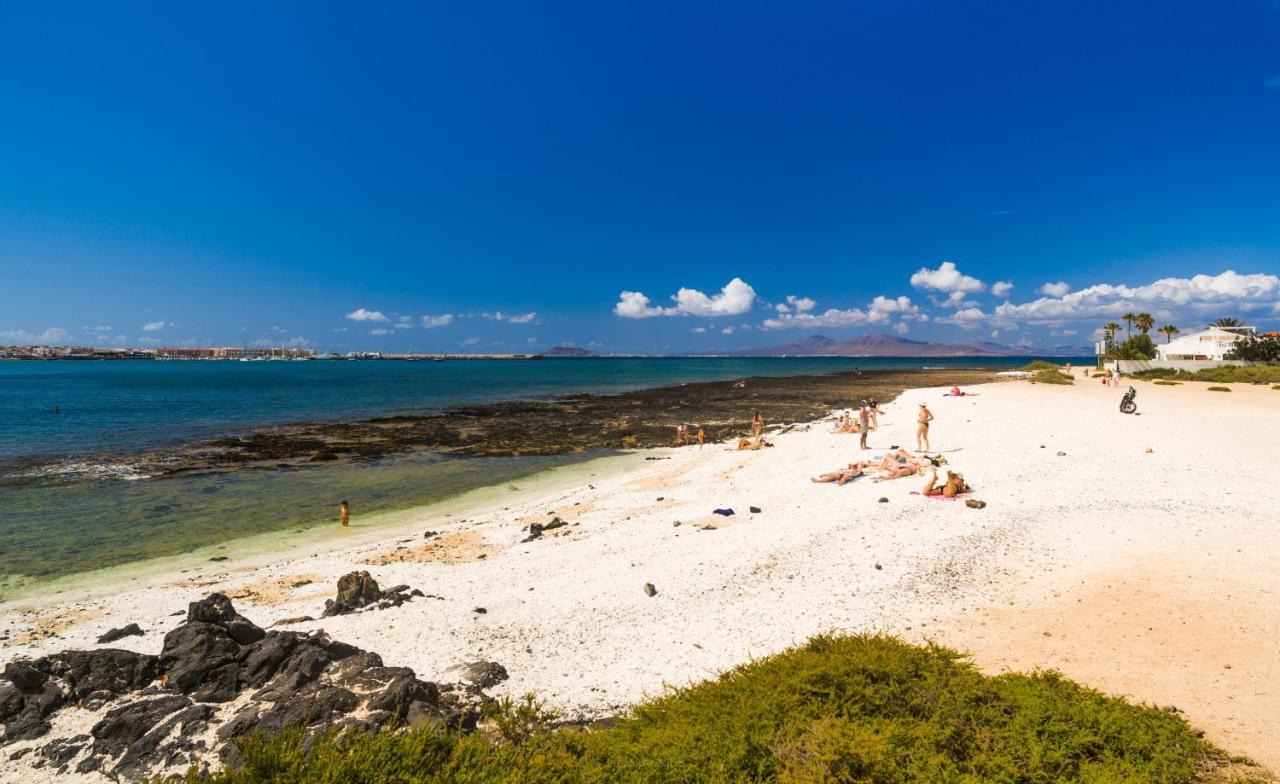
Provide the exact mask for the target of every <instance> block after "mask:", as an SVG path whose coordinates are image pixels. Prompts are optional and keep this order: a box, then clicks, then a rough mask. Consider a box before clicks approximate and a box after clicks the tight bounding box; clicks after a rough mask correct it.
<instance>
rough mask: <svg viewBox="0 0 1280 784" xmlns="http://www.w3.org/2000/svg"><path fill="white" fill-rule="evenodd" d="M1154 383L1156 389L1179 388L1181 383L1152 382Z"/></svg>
mask: <svg viewBox="0 0 1280 784" xmlns="http://www.w3.org/2000/svg"><path fill="white" fill-rule="evenodd" d="M1154 383H1155V385H1156V386H1158V387H1180V386H1182V382H1181V381H1156V382H1154Z"/></svg>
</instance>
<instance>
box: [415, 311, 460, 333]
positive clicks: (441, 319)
mask: <svg viewBox="0 0 1280 784" xmlns="http://www.w3.org/2000/svg"><path fill="white" fill-rule="evenodd" d="M452 323H453V314H452V313H441V314H440V315H439V316H432V315H426V316H423V317H422V328H423V329H435V328H436V327H447V326H449V325H450V324H452Z"/></svg>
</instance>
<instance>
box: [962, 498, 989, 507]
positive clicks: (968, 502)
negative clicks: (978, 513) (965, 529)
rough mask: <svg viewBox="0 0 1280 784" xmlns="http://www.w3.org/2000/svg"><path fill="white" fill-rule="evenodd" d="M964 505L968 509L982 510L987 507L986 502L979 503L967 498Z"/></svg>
mask: <svg viewBox="0 0 1280 784" xmlns="http://www.w3.org/2000/svg"><path fill="white" fill-rule="evenodd" d="M964 505H965V506H967V507H969V508H970V509H984V508H986V506H987V502H986V501H979V500H978V499H976V498H969V499H966V500H965V502H964Z"/></svg>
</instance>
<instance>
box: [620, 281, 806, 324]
mask: <svg viewBox="0 0 1280 784" xmlns="http://www.w3.org/2000/svg"><path fill="white" fill-rule="evenodd" d="M671 299H672V300H673V301H674V302H675V305H673V306H671V307H657V306H654V305H652V304H650V300H649V298H648V297H647V296H645V295H644V294H642V293H641V292H639V291H624V292H622V294H620V295H619V297H618V302H617V304H615V305H614V306H613V312H614V314H615V315H617V316H621V317H622V318H653V317H654V316H703V317H706V318H715V317H718V316H741V315H742V314H744V313H749V312H750V311H751V308H752V306H754V305H755V302H756V291H755V289H753V288H751V286H750V285H749V284H747V283H746V282H745V281H744V280H742V278H734V279H733V280H731V281H729V282H728V283H726V284H725V285H724V288H722V289H720V292H719V293H718V294H715V295H713V296H707V295H706V294H704V293H702V292H701V291H698V290H697V289H687V288H682V289H680V290H679V291H677V292H676V293H675V294H673V295H672V296H671ZM810 307H812V306H810Z"/></svg>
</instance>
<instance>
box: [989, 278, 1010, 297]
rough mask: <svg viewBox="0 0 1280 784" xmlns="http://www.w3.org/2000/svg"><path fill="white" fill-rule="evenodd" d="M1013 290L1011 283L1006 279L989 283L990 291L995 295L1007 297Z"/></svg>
mask: <svg viewBox="0 0 1280 784" xmlns="http://www.w3.org/2000/svg"><path fill="white" fill-rule="evenodd" d="M1010 291H1013V284H1012V283H1010V282H1009V281H1007V280H997V281H996V282H995V283H992V284H991V293H992V294H994V295H995V296H997V297H1007V296H1009V292H1010Z"/></svg>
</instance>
